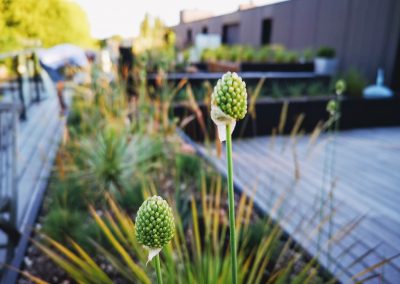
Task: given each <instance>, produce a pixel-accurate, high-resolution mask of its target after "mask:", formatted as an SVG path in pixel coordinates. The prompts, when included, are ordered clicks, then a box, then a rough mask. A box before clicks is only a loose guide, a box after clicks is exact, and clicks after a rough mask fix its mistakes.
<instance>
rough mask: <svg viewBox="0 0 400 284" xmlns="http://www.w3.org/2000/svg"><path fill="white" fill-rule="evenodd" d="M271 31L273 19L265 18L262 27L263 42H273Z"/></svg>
mask: <svg viewBox="0 0 400 284" xmlns="http://www.w3.org/2000/svg"><path fill="white" fill-rule="evenodd" d="M271 32H272V20H271V19H264V20H263V21H262V29H261V44H270V43H271Z"/></svg>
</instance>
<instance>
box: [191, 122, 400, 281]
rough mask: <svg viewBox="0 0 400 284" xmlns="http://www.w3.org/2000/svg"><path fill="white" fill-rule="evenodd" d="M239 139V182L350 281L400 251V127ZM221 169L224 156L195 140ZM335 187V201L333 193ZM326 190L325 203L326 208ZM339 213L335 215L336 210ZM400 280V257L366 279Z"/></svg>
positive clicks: (236, 143) (236, 172) (236, 148)
mask: <svg viewBox="0 0 400 284" xmlns="http://www.w3.org/2000/svg"><path fill="white" fill-rule="evenodd" d="M310 141H311V140H310V137H309V136H304V137H301V138H296V140H294V139H292V138H289V137H275V138H271V137H257V138H252V139H243V140H235V141H234V143H233V160H234V175H235V185H236V186H237V187H238V188H239V189H240V190H242V191H244V192H245V193H248V194H252V192H254V190H255V202H256V204H257V205H258V206H259V207H260V208H261V209H262V210H263V211H264V212H266V213H267V214H269V215H270V216H272V217H273V218H275V219H276V220H277V221H278V222H279V223H280V224H281V226H282V227H283V229H284V230H286V231H287V233H288V234H289V235H291V236H292V237H293V238H294V239H295V240H296V241H297V242H298V243H300V244H301V245H302V246H303V247H304V248H305V249H306V250H308V251H309V252H310V253H311V254H312V255H315V256H318V255H319V259H320V262H321V263H322V264H323V265H324V266H325V267H326V268H328V269H329V270H330V271H331V272H333V273H334V274H335V276H336V277H337V278H338V279H340V280H341V281H343V282H344V283H348V282H352V280H351V277H352V276H354V275H356V274H357V273H360V272H361V271H363V270H365V269H366V268H367V267H371V266H372V265H374V264H377V263H379V262H381V261H383V260H384V259H386V258H390V257H392V256H394V255H396V254H398V253H399V252H400V128H376V129H365V130H352V131H345V132H341V133H339V134H338V135H337V136H336V138H333V136H329V135H324V136H320V137H319V138H318V139H317V140H316V141H317V142H316V143H314V144H312V143H311V144H310ZM197 146H199V147H197V148H198V150H199V151H200V152H201V154H202V155H205V156H206V157H207V159H209V160H210V161H211V162H212V163H213V164H214V165H215V166H216V167H217V169H219V170H220V171H221V172H223V173H226V168H225V157H224V155H223V156H222V157H221V158H217V157H216V155H215V151H214V150H213V149H211V150H210V149H205V148H203V146H201V145H197ZM330 192H332V198H330V197H329V196H330V194H329V193H330ZM321 194H322V200H326V202H323V203H322V204H323V206H322V208H323V209H322V210H321ZM332 212H333V213H332ZM374 275H376V277H375V278H373V279H371V280H369V282H368V281H367V282H366V283H399V281H400V258H395V259H393V260H391V261H390V262H389V263H387V264H385V265H384V266H382V267H379V268H377V269H376V270H374V271H373V272H371V273H367V274H365V275H363V276H362V277H360V278H358V279H359V280H360V279H366V278H368V277H370V276H371V277H373V276H374Z"/></svg>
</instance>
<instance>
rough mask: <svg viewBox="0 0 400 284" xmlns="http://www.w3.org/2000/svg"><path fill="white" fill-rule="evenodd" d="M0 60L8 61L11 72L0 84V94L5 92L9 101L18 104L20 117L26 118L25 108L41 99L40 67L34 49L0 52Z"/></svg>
mask: <svg viewBox="0 0 400 284" xmlns="http://www.w3.org/2000/svg"><path fill="white" fill-rule="evenodd" d="M0 61H3V62H7V61H8V63H9V66H12V68H11V70H10V71H11V74H10V76H9V78H8V79H7V80H6V82H3V83H2V84H0V95H1V93H2V92H3V93H6V94H7V95H8V99H9V101H12V102H15V103H17V104H18V105H19V112H20V118H21V119H23V120H25V119H27V109H28V108H29V107H30V106H31V105H32V104H33V103H37V102H40V101H41V100H42V99H43V95H42V94H43V90H44V85H43V80H42V78H41V67H40V63H39V58H38V55H37V52H36V51H35V50H26V51H21V52H10V53H5V54H0Z"/></svg>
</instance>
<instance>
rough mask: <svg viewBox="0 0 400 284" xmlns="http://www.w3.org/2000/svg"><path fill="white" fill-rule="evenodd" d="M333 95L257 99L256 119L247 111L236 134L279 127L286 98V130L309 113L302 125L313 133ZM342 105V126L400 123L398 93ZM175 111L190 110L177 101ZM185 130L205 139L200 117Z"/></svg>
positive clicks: (249, 134) (267, 131)
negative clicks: (392, 96) (330, 96)
mask: <svg viewBox="0 0 400 284" xmlns="http://www.w3.org/2000/svg"><path fill="white" fill-rule="evenodd" d="M329 99H330V98H329V97H313V98H308V97H300V98H290V99H289V98H288V99H276V100H272V99H269V98H265V99H261V100H259V101H258V102H257V103H256V117H255V119H253V118H252V117H251V116H250V115H247V117H246V118H245V119H244V120H242V121H239V122H238V124H237V126H236V128H235V131H234V133H233V136H234V137H236V138H238V137H242V138H244V137H254V136H258V135H271V134H272V132H273V130H274V129H275V131H277V129H278V125H279V121H280V116H281V111H282V107H283V105H284V102H285V101H287V102H288V111H287V117H286V123H285V126H284V127H283V134H290V132H291V131H292V129H293V126H294V124H295V122H296V120H297V118H298V116H299V115H301V114H304V115H305V117H304V120H303V122H302V123H301V127H300V129H301V130H303V131H305V132H307V133H310V132H311V131H313V130H314V128H315V126H316V125H317V123H318V122H319V121H325V120H327V118H328V113H327V111H326V104H327V103H328V101H329ZM200 108H201V110H202V112H203V117H204V118H205V119H206V125H207V132H208V135H210V138H211V139H212V138H214V135H215V129H214V125H213V124H212V122H211V121H210V119H209V114H208V110H207V107H206V106H205V105H203V104H200ZM341 109H342V116H341V121H340V128H341V129H354V128H366V127H382V126H398V125H400V98H398V97H396V98H389V99H363V98H344V99H343V101H342V108H341ZM174 113H175V115H176V116H177V117H179V118H182V117H185V116H186V115H188V114H190V112H189V111H188V110H187V109H186V108H185V107H184V106H182V105H176V106H175V108H174ZM184 131H185V133H186V134H187V135H188V136H189V137H190V138H191V139H193V140H196V141H203V140H204V139H205V136H204V134H203V132H202V130H201V128H200V125H199V123H198V122H197V121H196V120H193V121H191V122H190V123H189V124H188V125H186V127H185V128H184Z"/></svg>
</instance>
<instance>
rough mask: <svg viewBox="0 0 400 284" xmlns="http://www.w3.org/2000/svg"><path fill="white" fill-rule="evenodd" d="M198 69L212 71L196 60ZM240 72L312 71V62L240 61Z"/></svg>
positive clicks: (195, 64) (206, 65) (206, 64)
mask: <svg viewBox="0 0 400 284" xmlns="http://www.w3.org/2000/svg"><path fill="white" fill-rule="evenodd" d="M193 65H194V66H195V67H196V68H197V69H198V70H199V71H212V70H210V68H209V66H208V63H205V62H198V63H194V64H193ZM239 69H240V71H242V72H314V62H305V63H262V62H260V63H256V62H242V63H240V68H239Z"/></svg>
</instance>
